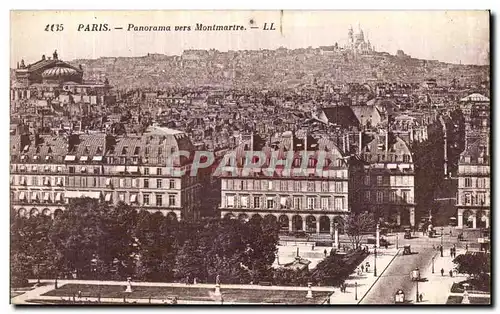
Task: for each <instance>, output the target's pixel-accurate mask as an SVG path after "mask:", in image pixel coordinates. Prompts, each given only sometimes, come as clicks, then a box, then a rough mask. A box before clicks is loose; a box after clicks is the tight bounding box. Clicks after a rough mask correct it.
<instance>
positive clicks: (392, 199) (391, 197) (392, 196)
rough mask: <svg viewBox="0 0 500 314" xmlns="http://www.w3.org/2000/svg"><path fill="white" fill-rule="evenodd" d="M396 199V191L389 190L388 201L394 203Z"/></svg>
mask: <svg viewBox="0 0 500 314" xmlns="http://www.w3.org/2000/svg"><path fill="white" fill-rule="evenodd" d="M396 199H397V192H396V191H394V190H393V191H390V194H389V202H391V203H396Z"/></svg>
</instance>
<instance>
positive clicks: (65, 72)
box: [42, 66, 82, 81]
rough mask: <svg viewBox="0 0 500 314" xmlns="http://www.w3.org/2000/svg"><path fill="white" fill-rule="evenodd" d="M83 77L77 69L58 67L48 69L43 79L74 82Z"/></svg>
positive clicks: (43, 74)
mask: <svg viewBox="0 0 500 314" xmlns="http://www.w3.org/2000/svg"><path fill="white" fill-rule="evenodd" d="M81 76H82V74H81V73H79V72H78V71H77V70H75V69H72V68H67V67H58V66H56V67H53V68H50V69H47V70H45V71H43V73H42V77H43V79H45V80H57V81H73V80H74V79H75V78H78V77H81Z"/></svg>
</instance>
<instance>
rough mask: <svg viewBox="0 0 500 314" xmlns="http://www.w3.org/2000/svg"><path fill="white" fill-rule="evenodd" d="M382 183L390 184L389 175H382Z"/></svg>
mask: <svg viewBox="0 0 500 314" xmlns="http://www.w3.org/2000/svg"><path fill="white" fill-rule="evenodd" d="M382 184H383V185H390V184H391V177H389V176H383V177H382Z"/></svg>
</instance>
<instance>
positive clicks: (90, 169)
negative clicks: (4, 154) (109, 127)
mask: <svg viewBox="0 0 500 314" xmlns="http://www.w3.org/2000/svg"><path fill="white" fill-rule="evenodd" d="M135 168H137V173H139V170H142V173H143V175H146V176H149V175H157V176H161V175H163V174H164V171H163V168H151V167H150V168H148V167H143V168H142V169H139V168H138V167H135ZM66 170H67V172H68V173H93V174H101V173H102V174H104V173H105V171H104V169H103V167H102V166H86V165H85V166H83V165H82V166H67V167H66V166H65V167H63V166H54V165H12V166H11V171H13V172H17V171H19V172H58V173H62V172H65V171H66Z"/></svg>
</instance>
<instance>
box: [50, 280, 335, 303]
mask: <svg viewBox="0 0 500 314" xmlns="http://www.w3.org/2000/svg"><path fill="white" fill-rule="evenodd" d="M78 291H81V292H82V297H83V298H85V297H93V298H97V297H98V295H99V293H100V295H101V298H123V296H126V298H127V299H148V298H150V297H151V298H152V299H165V298H172V297H174V296H177V298H178V299H180V300H192V301H196V300H199V301H212V300H216V298H215V297H214V296H213V292H214V289H212V288H196V287H188V286H186V287H154V286H153V287H151V286H135V287H133V292H131V293H126V292H124V291H125V286H118V285H116V286H115V285H87V284H66V285H64V286H62V287H61V288H59V289H57V290H51V291H49V292H47V293H45V294H43V296H56V297H71V296H73V294H78ZM221 293H222V297H223V300H224V302H242V303H282V304H320V303H322V302H323V301H324V300H325V299H326V297H327V296H328V294H329V293H328V292H327V291H314V292H313V298H312V299H307V298H306V294H307V291H293V290H257V289H230V288H224V287H222V288H221Z"/></svg>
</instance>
